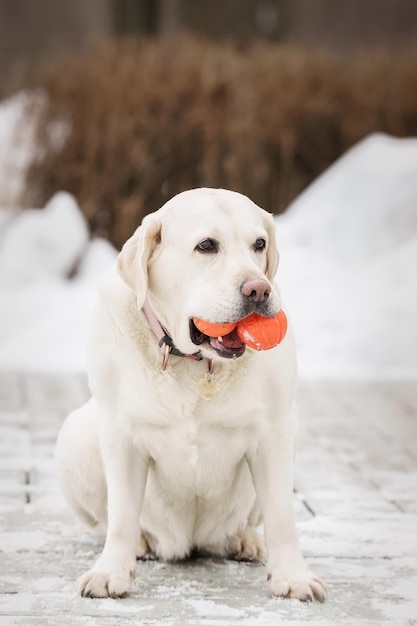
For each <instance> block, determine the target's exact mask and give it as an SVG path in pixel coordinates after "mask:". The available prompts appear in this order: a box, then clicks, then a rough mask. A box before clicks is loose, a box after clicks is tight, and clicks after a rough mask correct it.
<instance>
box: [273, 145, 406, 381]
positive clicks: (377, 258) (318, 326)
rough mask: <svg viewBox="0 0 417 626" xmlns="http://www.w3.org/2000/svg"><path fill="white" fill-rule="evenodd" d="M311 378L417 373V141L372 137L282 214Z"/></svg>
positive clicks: (293, 311)
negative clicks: (416, 276)
mask: <svg viewBox="0 0 417 626" xmlns="http://www.w3.org/2000/svg"><path fill="white" fill-rule="evenodd" d="M276 224H277V237H278V242H279V246H280V251H281V268H280V271H279V273H278V279H279V282H280V284H281V289H282V291H283V295H284V300H285V302H286V306H287V308H288V310H289V312H290V315H291V318H292V321H293V324H294V327H295V332H296V337H297V342H298V351H299V367H300V375H301V376H302V377H349V378H363V377H367V378H381V377H407V378H408V377H416V376H417V332H416V330H417V323H416V319H417V289H416V280H415V276H414V275H415V268H416V267H417V265H416V264H417V140H416V139H394V138H392V137H387V136H383V135H373V136H371V137H369V138H367V139H366V140H364V141H362V142H361V143H359V144H357V145H356V146H355V147H354V148H353V149H351V150H350V151H349V152H347V153H346V154H345V155H344V156H343V157H342V158H341V159H339V160H338V161H337V162H336V163H335V164H334V165H333V166H332V167H331V168H329V169H328V170H327V171H326V172H325V173H324V174H323V175H322V176H321V177H319V178H318V179H317V180H316V181H315V182H314V183H313V184H312V185H311V186H310V187H309V188H308V189H307V190H306V191H305V192H304V193H303V194H301V195H300V196H299V198H298V199H297V200H296V201H295V202H294V203H293V205H292V206H291V207H290V208H289V209H288V211H287V213H286V214H285V215H283V216H282V217H279V218H277V219H276Z"/></svg>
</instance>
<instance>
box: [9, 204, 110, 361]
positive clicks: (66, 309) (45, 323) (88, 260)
mask: <svg viewBox="0 0 417 626" xmlns="http://www.w3.org/2000/svg"><path fill="white" fill-rule="evenodd" d="M0 215H1V210H0ZM0 225H1V219H0ZM116 255H117V252H116V250H115V249H114V248H113V247H112V246H111V245H110V244H109V243H108V242H107V241H104V240H102V239H95V240H92V241H90V240H89V233H88V228H87V225H86V222H85V220H84V218H83V216H82V213H81V211H80V208H79V207H78V205H77V203H76V201H75V199H74V198H73V197H72V196H70V195H69V194H67V193H63V192H60V193H58V194H55V196H53V198H52V199H51V200H50V202H48V204H47V205H46V206H45V208H44V209H43V210H39V209H38V210H27V211H23V212H22V213H16V214H15V216H14V218H13V219H12V220H9V221H6V226H5V227H4V228H3V229H1V226H0V345H1V351H0V369H11V370H16V371H19V370H21V371H42V372H83V371H85V369H86V344H87V333H88V326H89V321H90V317H91V311H92V308H93V305H94V302H95V295H96V287H97V284H98V280H99V277H100V276H101V274H102V273H103V272H104V271H106V269H108V268H109V267H110V266H111V265H112V264H113V263H114V261H115V258H116ZM75 269H76V275H75V277H74V278H69V276H70V275H71V273H72V272H73V271H74V270H75Z"/></svg>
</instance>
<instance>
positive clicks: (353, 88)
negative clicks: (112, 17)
mask: <svg viewBox="0 0 417 626" xmlns="http://www.w3.org/2000/svg"><path fill="white" fill-rule="evenodd" d="M416 61H417V55H415V54H414V53H411V52H407V53H406V52H404V53H403V54H401V55H399V56H397V57H396V58H389V57H388V56H385V55H384V54H382V53H381V54H376V53H373V54H372V55H371V56H369V55H366V54H365V53H364V54H359V55H358V56H357V57H355V58H350V59H334V58H331V57H330V56H329V55H328V54H327V55H326V54H324V53H320V52H312V51H311V50H310V51H308V50H304V51H303V50H299V49H293V48H289V47H277V46H273V45H268V44H257V45H253V46H251V47H250V48H247V49H238V48H237V47H235V46H233V45H232V44H226V43H213V42H208V41H203V40H197V39H193V38H191V37H184V38H182V39H181V41H180V43H179V44H178V45H177V47H176V48H175V49H172V48H169V47H166V46H164V44H163V43H161V42H159V41H156V40H148V41H142V42H138V41H126V40H124V41H112V42H109V43H107V44H105V45H101V46H100V47H97V48H95V49H94V50H91V51H90V52H89V53H88V54H86V55H85V56H83V57H82V58H78V59H74V60H72V61H70V62H67V63H66V64H65V65H62V66H60V68H59V70H54V72H53V73H51V74H50V75H49V76H48V77H47V78H46V79H45V84H44V86H45V87H46V89H47V92H48V94H49V108H48V110H47V111H46V113H45V116H44V118H43V119H42V120H41V122H40V124H39V129H38V130H39V139H40V141H41V143H42V144H43V145H44V146H45V148H46V147H47V146H48V142H49V141H50V134H51V133H50V128H51V123H54V122H56V121H57V120H58V121H59V120H65V121H66V122H69V127H70V128H71V132H70V135H69V137H68V139H67V141H66V143H65V145H64V147H63V149H62V150H61V151H60V152H59V154H53V153H52V152H51V151H48V150H46V156H45V158H44V160H43V161H42V163H41V164H40V165H39V164H38V165H36V166H35V167H34V168H33V169H32V170H31V172H30V178H29V183H30V184H29V186H28V188H29V189H30V190H31V197H30V202H31V203H34V202H36V203H38V204H39V203H43V202H44V201H45V200H46V199H47V198H48V197H49V196H50V195H51V194H52V193H53V192H54V191H56V190H57V189H65V190H67V191H70V192H71V193H73V194H74V195H75V196H76V197H77V199H78V201H79V203H80V205H81V207H82V209H83V211H84V212H85V214H86V216H87V218H88V220H89V222H90V225H91V227H92V229H93V232H95V233H100V234H104V235H107V236H108V237H109V238H110V239H111V241H112V242H113V243H114V244H115V245H116V246H120V245H121V244H122V242H123V241H124V240H125V239H126V238H127V237H128V236H129V235H130V234H131V232H132V231H133V229H134V228H135V227H136V226H137V225H138V224H139V222H140V220H141V219H142V217H143V215H145V214H146V213H148V212H150V211H153V210H155V209H157V208H159V207H160V206H161V205H162V204H163V203H164V202H165V201H166V199H167V198H168V197H170V196H172V195H173V194H175V193H177V192H179V191H182V190H184V189H187V188H191V187H197V186H214V187H227V188H230V189H234V190H237V191H241V192H242V193H245V194H247V195H249V196H250V197H251V198H252V199H253V200H255V202H257V203H259V204H260V205H261V206H263V207H264V208H266V209H268V210H269V211H271V212H274V213H278V212H280V211H282V210H284V209H285V207H286V206H287V205H288V203H289V202H290V201H291V200H292V199H293V198H294V197H295V196H296V195H297V194H298V193H299V192H300V191H301V190H302V189H303V188H305V186H306V185H307V184H308V183H310V182H311V181H312V180H314V178H316V177H317V175H318V174H320V173H321V172H322V171H323V170H324V169H325V168H326V167H328V166H329V165H330V164H331V163H332V162H333V161H334V160H335V159H336V158H337V157H338V156H340V155H341V154H342V153H343V152H344V151H345V150H346V149H347V148H349V147H350V146H351V145H352V144H354V143H355V142H357V141H358V140H360V139H361V138H363V137H364V136H366V135H367V134H369V133H371V132H375V131H382V132H387V133H390V134H393V135H397V136H408V135H415V134H417V71H416V70H417V63H416Z"/></svg>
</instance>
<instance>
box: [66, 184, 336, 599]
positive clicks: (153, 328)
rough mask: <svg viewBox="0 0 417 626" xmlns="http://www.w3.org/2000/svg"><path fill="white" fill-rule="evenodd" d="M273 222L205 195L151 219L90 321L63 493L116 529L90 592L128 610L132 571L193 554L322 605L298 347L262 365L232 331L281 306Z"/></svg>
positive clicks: (187, 195)
mask: <svg viewBox="0 0 417 626" xmlns="http://www.w3.org/2000/svg"><path fill="white" fill-rule="evenodd" d="M277 264H278V253H277V248H276V243H275V235H274V222H273V219H272V217H271V216H270V215H269V214H268V213H266V212H265V211H264V210H262V209H260V208H259V207H258V206H256V205H255V204H254V203H253V202H251V201H250V200H249V199H248V198H246V197H245V196H243V195H240V194H238V193H235V192H231V191H226V190H223V189H195V190H191V191H186V192H184V193H181V194H179V195H177V196H175V197H174V198H173V199H171V200H170V201H169V202H167V203H166V204H165V205H164V206H163V207H162V208H161V209H160V210H159V211H156V212H155V213H153V214H150V215H148V216H147V217H145V219H144V220H143V222H142V225H141V226H140V227H139V228H138V229H137V230H136V232H135V233H134V234H133V236H132V237H131V238H130V239H129V240H128V241H127V243H126V244H125V245H124V247H123V249H122V251H121V252H120V255H119V257H118V260H117V266H116V267H115V269H114V270H113V271H111V272H110V274H109V275H107V276H106V277H105V279H104V281H103V283H102V286H101V290H100V299H99V303H98V306H97V310H96V313H95V317H94V320H93V324H92V333H91V345H90V365H89V382H90V387H91V391H92V398H91V399H90V400H89V401H88V402H87V403H86V404H85V405H84V406H82V407H81V408H80V409H78V410H76V411H74V412H73V413H71V414H70V415H69V416H68V418H67V420H66V421H65V423H64V425H63V427H62V430H61V432H60V434H59V438H58V442H57V449H56V462H57V473H58V480H59V482H60V485H61V488H62V490H63V493H64V495H65V497H66V500H67V501H68V504H69V505H70V507H71V508H72V509H73V510H74V511H75V513H77V514H78V516H79V517H80V518H81V519H82V520H84V521H85V522H87V523H88V524H90V525H91V526H98V525H101V526H103V528H105V529H106V533H107V534H106V541H105V545H104V549H103V552H102V554H101V556H100V557H99V559H98V560H97V562H96V563H95V564H94V565H93V567H92V568H91V569H90V570H89V571H88V572H87V573H85V574H84V575H83V576H81V578H80V579H79V581H78V587H79V592H80V593H81V595H82V596H86V597H97V598H102V597H107V596H110V597H112V598H117V597H122V596H124V595H126V594H127V593H128V591H129V588H130V586H131V582H132V579H133V577H134V574H135V564H136V558H150V557H157V558H160V559H165V560H170V559H183V558H186V557H187V556H188V555H190V553H191V552H192V551H198V552H202V553H205V554H207V553H209V554H213V555H220V556H225V557H231V558H235V559H242V560H246V559H247V560H252V559H253V560H255V559H263V558H264V557H265V548H264V544H263V541H262V539H261V538H260V537H259V536H258V535H257V533H256V531H255V526H256V525H258V524H259V522H260V520H261V518H262V519H263V523H264V533H265V540H266V554H267V574H268V581H269V586H270V590H271V592H272V594H273V595H275V596H285V597H290V598H298V599H300V600H304V601H308V600H312V599H313V598H314V599H317V600H320V601H323V600H324V598H325V586H324V583H323V582H322V581H321V580H320V579H319V578H317V577H316V576H315V575H314V574H313V573H312V572H311V571H310V570H309V568H308V566H307V564H306V563H305V561H304V559H303V556H302V554H301V552H300V548H299V545H298V541H297V536H296V530H295V523H294V515H293V502H292V489H293V457H294V442H295V436H296V411H295V406H294V386H295V375H296V364H295V350H294V342H293V338H292V335H291V333H290V332H288V333H287V336H286V337H285V339H284V341H283V342H282V343H281V344H279V345H278V346H277V347H276V348H273V349H271V350H267V351H263V352H257V351H255V350H252V349H250V348H247V347H246V346H245V345H244V344H243V343H242V342H241V340H240V339H239V337H238V335H237V333H235V332H232V333H230V334H228V335H226V336H225V337H223V338H221V337H220V339H219V338H212V337H209V336H207V335H204V334H203V333H202V332H201V331H199V330H198V329H197V327H196V326H195V325H194V322H193V318H196V317H198V318H202V319H204V320H208V321H210V322H215V323H217V322H218V323H223V322H230V321H237V320H240V319H242V318H244V317H246V316H248V315H250V314H251V313H253V312H258V313H260V314H261V315H263V316H266V317H272V316H274V315H275V314H276V313H277V311H278V310H279V309H280V307H281V301H280V296H279V292H278V291H277V289H276V287H275V286H274V285H273V278H274V275H275V272H276V269H277Z"/></svg>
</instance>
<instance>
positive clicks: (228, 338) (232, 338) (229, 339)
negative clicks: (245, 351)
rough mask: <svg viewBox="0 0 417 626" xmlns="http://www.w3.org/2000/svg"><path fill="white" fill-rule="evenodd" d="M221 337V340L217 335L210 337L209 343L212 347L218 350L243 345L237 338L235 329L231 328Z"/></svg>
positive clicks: (236, 347) (231, 348)
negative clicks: (231, 329)
mask: <svg viewBox="0 0 417 626" xmlns="http://www.w3.org/2000/svg"><path fill="white" fill-rule="evenodd" d="M221 339H222V341H219V339H218V337H210V344H211V345H212V346H213V348H217V349H218V350H221V349H222V348H223V347H224V348H228V349H229V350H233V349H238V348H241V347H242V345H243V342H242V341H241V339H240V338H239V335H238V334H237V332H236V330H233V331H232V332H231V333H229V334H228V335H224V337H221Z"/></svg>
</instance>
